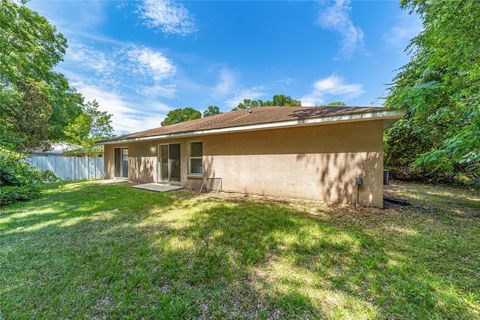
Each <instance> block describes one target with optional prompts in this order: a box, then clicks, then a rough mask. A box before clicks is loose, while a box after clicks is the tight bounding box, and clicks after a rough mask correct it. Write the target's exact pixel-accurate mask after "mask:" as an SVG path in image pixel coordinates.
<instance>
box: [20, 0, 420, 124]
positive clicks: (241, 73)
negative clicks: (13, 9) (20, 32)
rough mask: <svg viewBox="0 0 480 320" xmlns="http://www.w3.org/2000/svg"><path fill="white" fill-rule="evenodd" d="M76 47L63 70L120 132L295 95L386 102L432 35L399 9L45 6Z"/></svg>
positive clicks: (361, 4)
mask: <svg viewBox="0 0 480 320" xmlns="http://www.w3.org/2000/svg"><path fill="white" fill-rule="evenodd" d="M29 6H30V7H31V8H33V9H35V10H37V11H38V12H40V13H41V14H42V15H44V16H46V17H47V18H48V19H49V20H50V21H51V22H52V23H53V24H55V25H56V26H57V28H58V29H59V30H60V31H61V32H62V33H64V34H65V36H66V37H67V38H68V40H69V49H68V50H67V55H66V57H65V61H64V62H62V63H61V64H60V65H59V66H58V70H59V71H60V72H62V73H63V74H65V75H66V76H67V78H68V79H69V80H70V82H71V84H72V85H73V86H74V87H75V88H77V90H78V91H80V92H81V93H82V94H83V95H84V96H85V97H86V98H87V99H88V100H93V99H96V100H97V101H99V103H100V105H101V108H102V109H103V110H107V111H109V112H110V113H112V114H113V126H114V129H115V131H116V133H124V132H131V131H138V130H144V129H148V128H152V127H157V126H159V125H160V122H161V120H162V119H163V118H164V117H165V115H166V113H167V112H168V111H169V110H171V109H173V108H177V107H187V106H189V107H194V108H196V109H199V110H202V111H203V110H204V109H206V108H207V106H208V105H217V106H219V107H220V109H221V110H222V111H228V110H230V109H231V108H232V107H234V106H235V105H236V104H237V103H238V102H239V101H241V100H242V99H243V98H252V99H264V100H265V99H270V98H271V97H272V96H273V95H274V94H288V95H290V96H292V97H293V98H296V99H301V100H302V104H303V105H315V104H322V103H328V102H331V101H344V102H346V103H347V104H349V105H381V104H382V100H381V99H379V98H381V97H382V96H383V95H384V94H385V92H386V88H387V84H388V83H389V82H390V81H391V80H392V78H393V77H394V75H395V73H396V70H397V69H398V68H399V67H401V66H402V65H403V64H404V63H406V62H407V61H408V56H407V54H406V53H404V48H405V46H406V45H407V43H408V40H409V39H410V38H411V37H413V36H414V35H415V34H417V33H418V32H419V31H420V29H421V24H420V22H419V19H418V17H416V16H412V15H409V14H408V12H406V11H403V10H401V9H400V8H399V4H398V1H348V0H337V1H311V2H310V1H302V2H299V1H276V2H274V1H261V2H255V1H237V2H227V1H208V2H206V1H189V2H178V1H173V0H141V1H65V0H64V1H52V0H49V1H42V0H33V1H31V2H30V3H29Z"/></svg>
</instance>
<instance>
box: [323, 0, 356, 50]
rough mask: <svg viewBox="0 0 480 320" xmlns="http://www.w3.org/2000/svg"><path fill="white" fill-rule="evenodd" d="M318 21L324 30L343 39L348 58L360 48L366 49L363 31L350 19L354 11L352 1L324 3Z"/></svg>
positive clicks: (341, 0)
mask: <svg viewBox="0 0 480 320" xmlns="http://www.w3.org/2000/svg"><path fill="white" fill-rule="evenodd" d="M324 4H325V5H323V6H322V8H321V9H320V11H319V16H318V19H317V21H316V23H317V24H318V25H320V26H321V27H322V28H324V29H328V30H334V31H337V32H338V33H340V35H341V37H342V53H343V54H344V55H345V56H346V57H350V56H352V54H353V53H354V52H355V51H356V50H357V49H359V48H364V42H363V31H362V29H360V28H359V27H357V26H355V25H354V24H353V21H352V20H351V18H350V12H351V10H352V7H351V2H350V0H335V1H333V2H332V1H328V2H324Z"/></svg>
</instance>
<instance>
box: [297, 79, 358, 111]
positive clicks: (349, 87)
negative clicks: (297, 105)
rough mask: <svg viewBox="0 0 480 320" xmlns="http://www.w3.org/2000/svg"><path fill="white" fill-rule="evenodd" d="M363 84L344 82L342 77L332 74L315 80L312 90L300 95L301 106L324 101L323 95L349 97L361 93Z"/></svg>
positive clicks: (333, 97) (338, 97) (339, 97)
mask: <svg viewBox="0 0 480 320" xmlns="http://www.w3.org/2000/svg"><path fill="white" fill-rule="evenodd" d="M363 92H364V91H363V85H361V84H350V83H345V81H344V79H343V78H341V77H339V76H337V75H335V74H333V75H331V76H329V77H327V78H324V79H320V80H317V81H316V82H315V83H314V84H313V86H312V92H310V93H309V94H307V95H305V96H304V97H302V98H301V99H300V100H301V101H302V105H303V106H314V105H319V104H322V103H325V97H326V96H330V97H331V98H332V99H335V98H337V99H341V98H343V99H351V98H354V97H357V96H359V95H360V94H362V93H363Z"/></svg>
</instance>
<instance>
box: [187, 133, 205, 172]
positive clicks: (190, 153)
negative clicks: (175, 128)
mask: <svg viewBox="0 0 480 320" xmlns="http://www.w3.org/2000/svg"><path fill="white" fill-rule="evenodd" d="M193 143H201V144H202V156H201V157H192V144H193ZM194 159H200V160H201V161H202V173H193V172H192V160H194ZM188 175H189V176H197V177H199V176H203V141H190V142H189V143H188Z"/></svg>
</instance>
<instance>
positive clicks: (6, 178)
mask: <svg viewBox="0 0 480 320" xmlns="http://www.w3.org/2000/svg"><path fill="white" fill-rule="evenodd" d="M23 158H24V156H23V155H22V154H20V153H17V152H13V151H9V150H6V149H2V148H0V206H3V205H7V204H11V203H15V202H18V201H26V200H31V199H34V198H37V197H38V196H39V195H40V190H41V186H42V184H44V183H47V182H54V181H57V180H58V178H57V177H56V176H55V175H54V174H53V173H52V172H50V171H40V170H38V169H37V168H35V167H33V166H31V165H30V164H28V163H27V162H25V161H23Z"/></svg>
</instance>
